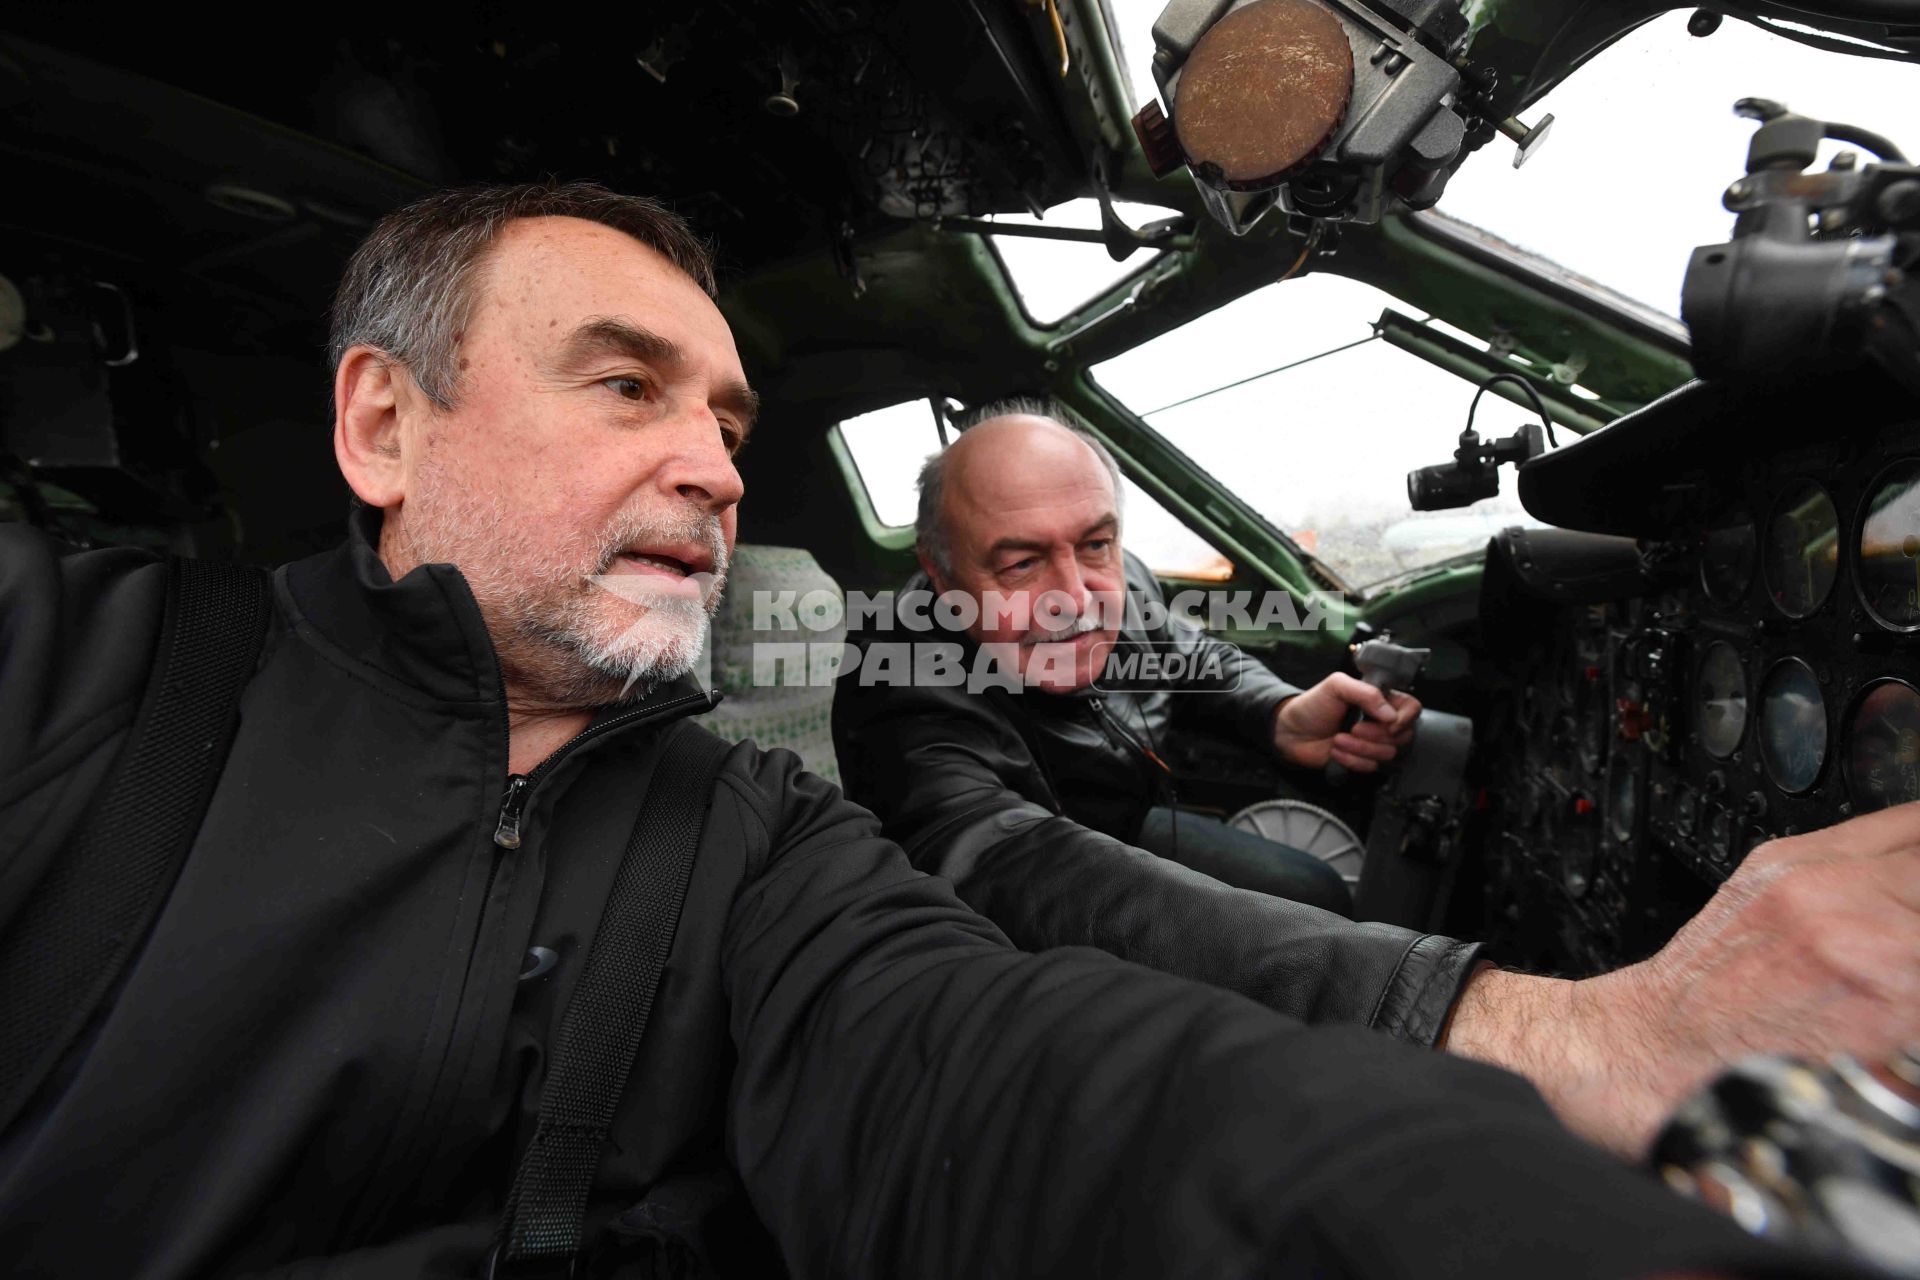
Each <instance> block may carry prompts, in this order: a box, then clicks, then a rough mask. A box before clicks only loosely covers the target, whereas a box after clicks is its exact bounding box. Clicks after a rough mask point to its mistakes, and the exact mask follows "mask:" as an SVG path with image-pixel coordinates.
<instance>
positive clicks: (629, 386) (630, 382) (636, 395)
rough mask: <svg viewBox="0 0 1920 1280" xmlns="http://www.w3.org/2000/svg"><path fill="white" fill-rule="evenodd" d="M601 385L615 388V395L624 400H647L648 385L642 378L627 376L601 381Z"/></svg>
mask: <svg viewBox="0 0 1920 1280" xmlns="http://www.w3.org/2000/svg"><path fill="white" fill-rule="evenodd" d="M601 385H602V386H606V387H611V388H613V392H614V394H615V395H617V396H619V397H620V398H621V399H622V400H645V399H646V398H647V384H646V382H645V381H644V380H642V379H640V378H631V377H626V376H621V377H617V378H605V379H603V380H602V381H601Z"/></svg>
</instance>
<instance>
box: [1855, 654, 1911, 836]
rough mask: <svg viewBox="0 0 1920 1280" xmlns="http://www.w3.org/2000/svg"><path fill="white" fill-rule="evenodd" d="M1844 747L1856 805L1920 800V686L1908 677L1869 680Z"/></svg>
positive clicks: (1866, 808) (1864, 809) (1867, 809)
mask: <svg viewBox="0 0 1920 1280" xmlns="http://www.w3.org/2000/svg"><path fill="white" fill-rule="evenodd" d="M1842 750H1843V751H1844V753H1845V754H1844V757H1843V761H1842V762H1843V764H1844V766H1845V769H1846V774H1847V794H1848V796H1850V797H1851V798H1852V800H1853V807H1854V809H1855V811H1857V812H1859V813H1871V812H1873V811H1874V810H1875V809H1885V808H1887V807H1888V806H1889V805H1896V804H1904V803H1905V802H1906V801H1908V800H1920V692H1916V691H1915V690H1914V687H1913V686H1912V685H1910V684H1908V683H1907V682H1906V681H1904V680H1880V681H1877V682H1875V683H1874V684H1871V685H1869V686H1867V691H1866V693H1865V694H1864V695H1863V696H1862V697H1861V699H1860V701H1859V702H1857V703H1855V704H1854V708H1853V714H1852V716H1850V717H1848V719H1847V736H1846V740H1845V743H1844V745H1843V747H1842Z"/></svg>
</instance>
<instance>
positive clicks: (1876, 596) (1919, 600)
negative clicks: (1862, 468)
mask: <svg viewBox="0 0 1920 1280" xmlns="http://www.w3.org/2000/svg"><path fill="white" fill-rule="evenodd" d="M1854 554H1855V557H1856V559H1855V562H1854V567H1855V569H1856V570H1857V573H1856V574H1855V577H1856V579H1857V580H1858V586H1859V589H1860V603H1862V604H1864V605H1866V606H1867V612H1868V613H1871V614H1872V615H1873V617H1874V621H1876V622H1878V623H1879V624H1880V625H1881V626H1883V627H1891V628H1893V629H1894V630H1896V631H1912V630H1914V629H1915V628H1920V458H1908V459H1907V460H1906V461H1904V462H1896V463H1894V464H1893V465H1892V466H1890V467H1888V468H1887V469H1886V470H1885V471H1882V472H1881V473H1880V475H1879V476H1878V477H1877V478H1876V479H1875V480H1874V482H1873V484H1872V486H1871V487H1870V488H1869V489H1868V490H1867V500H1866V502H1865V504H1864V505H1863V506H1862V507H1861V508H1860V538H1859V542H1858V544H1857V545H1856V547H1855V551H1854Z"/></svg>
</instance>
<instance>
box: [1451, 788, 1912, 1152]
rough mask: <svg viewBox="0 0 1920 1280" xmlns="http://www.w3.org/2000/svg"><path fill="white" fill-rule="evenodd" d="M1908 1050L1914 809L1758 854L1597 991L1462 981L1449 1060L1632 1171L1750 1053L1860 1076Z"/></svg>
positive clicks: (1575, 985) (1515, 979) (1484, 977)
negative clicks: (1521, 1091) (1521, 1083)
mask: <svg viewBox="0 0 1920 1280" xmlns="http://www.w3.org/2000/svg"><path fill="white" fill-rule="evenodd" d="M1916 1038H1920V802H1916V803H1912V804H1905V805H1901V806H1898V807H1897V808H1892V809H1886V810H1883V811H1881V812H1879V813H1872V814H1867V815H1865V816H1863V817H1858V818H1853V819H1851V820H1849V821H1847V822H1843V823H1841V824H1840V825H1838V826H1834V827H1828V828H1826V829H1824V830H1821V831H1813V832H1808V833H1807V834H1805V835H1798V836H1789V837H1786V838H1784V839H1780V840H1774V841H1771V842H1769V843H1767V844H1765V845H1762V846H1760V847H1759V848H1757V849H1755V850H1754V851H1753V852H1752V853H1751V854H1749V855H1748V856H1747V859H1746V861H1745V862H1743V863H1742V864H1741V866H1740V868H1739V869H1738V870H1737V871H1735V872H1734V874H1733V875H1732V877H1730V878H1729V879H1728V880H1727V882H1726V883H1725V884H1723V885H1721V886H1720V890H1719V892H1717V893H1716V894H1715V895H1714V896H1713V898H1712V899H1711V900H1710V901H1709V902H1708V903H1707V905H1706V906H1705V907H1704V908H1703V909H1702V910H1701V911H1700V914H1699V915H1697V916H1695V917H1694V918H1693V919H1692V920H1691V921H1689V922H1688V923H1687V924H1686V926H1685V927H1683V928H1682V929H1681V930H1680V931H1679V933H1677V934H1675V935H1674V937H1673V939H1672V941H1670V942H1668V943H1667V945H1666V946H1665V947H1664V948H1662V949H1661V950H1660V951H1659V952H1658V953H1656V954H1655V955H1654V956H1652V957H1651V958H1649V959H1647V960H1643V961H1641V962H1640V963H1638V964H1635V965H1630V966H1628V967H1627V968H1624V969H1620V970H1616V971H1615V972H1613V973H1609V974H1605V975H1602V976H1600V977H1597V978H1589V979H1585V980H1583V981H1577V982H1570V981H1566V980H1562V979H1554V978H1540V977H1532V976H1528V975H1524V974H1515V973H1503V972H1500V971H1498V970H1493V971H1489V972H1486V973H1482V974H1480V975H1479V976H1478V977H1476V978H1474V979H1473V980H1472V981H1470V982H1469V983H1468V985H1467V987H1466V990H1465V991H1464V992H1463V993H1462V994H1461V997H1460V1001H1459V1004H1458V1005H1457V1006H1456V1008H1455V1012H1454V1017H1453V1022H1452V1024H1451V1027H1450V1029H1449V1032H1448V1039H1447V1042H1446V1047H1447V1048H1448V1049H1449V1050H1451V1051H1452V1052H1455V1053H1460V1054H1464V1055H1466V1056H1469V1057H1476V1058H1482V1059H1485V1060H1488V1061H1492V1062H1496V1063H1499V1064H1501V1065H1503V1066H1506V1067H1508V1068H1510V1069H1512V1070H1515V1071H1518V1072H1519V1073H1520V1074H1522V1075H1524V1076H1527V1077H1528V1078H1529V1079H1531V1080H1532V1081H1533V1082H1534V1084H1535V1085H1536V1086H1538V1087H1539V1089H1540V1091H1541V1092H1542V1093H1543V1094H1544V1095H1545V1096H1546V1098H1547V1100H1548V1101H1549V1102H1550V1103H1552V1105H1553V1107H1554V1109H1555V1110H1556V1111H1558V1112H1559V1114H1560V1117H1561V1118H1562V1119H1563V1120H1564V1121H1566V1123H1567V1124H1568V1125H1569V1126H1570V1127H1571V1128H1573V1129H1574V1130H1575V1131H1576V1132H1578V1133H1581V1134H1583V1135H1584V1136H1586V1137H1587V1138H1589V1139H1591V1140H1593V1141H1594V1142H1597V1143H1599V1144H1600V1145H1602V1146H1604V1147H1608V1148H1610V1149H1612V1150H1613V1151H1615V1152H1617V1153H1619V1154H1621V1155H1623V1156H1627V1157H1629V1158H1634V1159H1638V1158H1639V1157H1641V1156H1642V1155H1643V1154H1644V1153H1645V1151H1646V1148H1647V1146H1648V1143H1649V1141H1650V1140H1651V1138H1652V1136H1653V1134H1654V1132H1655V1130H1656V1129H1657V1128H1658V1127H1659V1125H1660V1123H1661V1121H1662V1120H1663V1119H1664V1118H1665V1117H1666V1116H1667V1114H1668V1113H1669V1112H1671V1111H1672V1110H1673V1108H1674V1107H1675V1106H1677V1105H1678V1104H1679V1103H1680V1101H1681V1100H1682V1099H1683V1098H1685V1097H1686V1096H1687V1095H1689V1094H1690V1093H1692V1092H1693V1091H1694V1090H1696V1089H1697V1088H1699V1087H1700V1086H1701V1085H1702V1084H1703V1083H1704V1082H1705V1081H1707V1080H1708V1079H1709V1078H1710V1077H1712V1076H1713V1075H1714V1074H1715V1073H1717V1072H1718V1071H1720V1070H1722V1069H1723V1068H1724V1067H1726V1066H1727V1065H1728V1064H1730V1063H1732V1062H1734V1061H1736V1060H1738V1059H1740V1058H1743V1057H1746V1056H1748V1055H1750V1054H1755V1053H1779V1054H1790V1055H1798V1056H1806V1057H1822V1056H1825V1055H1827V1054H1831V1053H1849V1054H1852V1055H1854V1056H1855V1057H1857V1058H1860V1059H1863V1060H1879V1059H1883V1058H1890V1057H1892V1056H1893V1055H1894V1054H1895V1053H1896V1051H1898V1050H1899V1049H1900V1048H1901V1046H1902V1045H1904V1044H1906V1043H1908V1042H1911V1041H1913V1040H1915V1039H1916Z"/></svg>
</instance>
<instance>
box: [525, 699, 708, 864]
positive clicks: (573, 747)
mask: <svg viewBox="0 0 1920 1280" xmlns="http://www.w3.org/2000/svg"><path fill="white" fill-rule="evenodd" d="M713 700H714V699H713V695H712V694H710V693H708V692H706V691H705V690H704V689H703V690H701V691H700V692H698V693H688V694H683V695H681V696H680V697H678V698H674V699H672V700H670V701H667V702H661V703H655V704H653V705H645V704H643V705H641V706H638V707H635V708H634V709H633V710H631V711H628V712H625V713H623V714H621V715H617V716H614V717H612V718H611V719H607V720H602V721H601V722H600V723H599V724H590V725H588V726H587V727H586V728H584V729H582V730H581V731H580V732H579V733H576V734H574V735H573V736H572V737H571V738H568V739H567V740H566V741H565V742H563V743H561V744H560V746H559V749H557V750H556V751H555V752H554V753H553V754H552V755H550V756H548V757H547V758H546V759H545V760H542V761H541V762H540V763H539V764H537V765H535V766H534V767H533V768H532V769H531V770H530V771H528V772H526V773H515V774H509V775H508V777H507V791H506V794H505V795H504V796H502V797H501V798H500V818H499V821H498V822H496V823H495V824H494V828H493V842H494V843H495V844H496V845H499V846H500V847H501V848H502V849H518V848H519V847H520V823H521V820H522V819H523V818H525V817H526V812H527V802H528V801H529V800H531V799H532V798H533V792H534V789H535V788H537V787H538V786H539V785H540V780H541V779H542V778H545V777H547V776H548V775H549V774H551V773H552V772H553V770H554V769H555V768H556V767H557V766H558V765H560V764H561V762H563V761H564V760H565V759H566V758H567V757H568V756H570V755H572V754H573V753H574V752H575V751H577V750H578V749H579V748H580V747H582V746H584V745H585V744H586V743H588V742H591V741H592V740H593V739H595V738H599V737H603V736H605V735H606V734H609V733H611V732H613V731H614V730H615V729H619V728H623V727H624V726H626V725H630V724H632V723H633V722H634V721H636V720H650V719H653V718H654V717H656V716H664V715H667V714H669V713H671V712H674V711H678V710H680V709H681V708H683V707H691V706H694V705H696V704H698V703H707V704H708V705H711V704H712V703H713Z"/></svg>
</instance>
